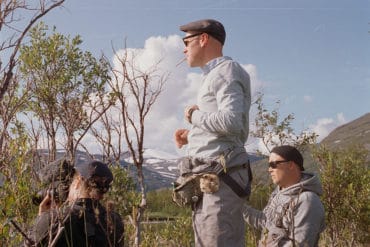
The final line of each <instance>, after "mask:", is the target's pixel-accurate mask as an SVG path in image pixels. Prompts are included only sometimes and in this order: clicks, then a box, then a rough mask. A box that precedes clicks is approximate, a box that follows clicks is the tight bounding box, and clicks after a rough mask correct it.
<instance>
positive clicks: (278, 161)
mask: <svg viewBox="0 0 370 247" xmlns="http://www.w3.org/2000/svg"><path fill="white" fill-rule="evenodd" d="M285 162H289V160H277V161H271V162H269V167H271V168H272V169H275V168H276V167H277V165H278V164H281V163H285Z"/></svg>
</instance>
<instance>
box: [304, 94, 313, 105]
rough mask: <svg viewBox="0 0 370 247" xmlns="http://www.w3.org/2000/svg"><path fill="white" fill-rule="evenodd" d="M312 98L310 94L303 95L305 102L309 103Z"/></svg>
mask: <svg viewBox="0 0 370 247" xmlns="http://www.w3.org/2000/svg"><path fill="white" fill-rule="evenodd" d="M312 100H313V99H312V96H310V95H305V96H303V101H304V102H306V103H311V102H312Z"/></svg>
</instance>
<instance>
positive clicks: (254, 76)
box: [242, 64, 265, 98]
mask: <svg viewBox="0 0 370 247" xmlns="http://www.w3.org/2000/svg"><path fill="white" fill-rule="evenodd" d="M242 66H243V68H244V69H245V70H246V71H247V72H248V74H249V77H250V80H251V91H252V98H253V96H254V95H256V93H257V92H261V91H262V89H263V87H264V86H265V83H264V82H262V81H260V80H259V79H258V73H257V67H256V66H255V65H253V64H244V65H242Z"/></svg>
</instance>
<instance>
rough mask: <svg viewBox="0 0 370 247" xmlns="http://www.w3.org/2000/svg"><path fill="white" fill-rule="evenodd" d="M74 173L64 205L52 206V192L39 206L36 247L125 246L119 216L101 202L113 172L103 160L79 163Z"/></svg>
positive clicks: (35, 233)
mask: <svg viewBox="0 0 370 247" xmlns="http://www.w3.org/2000/svg"><path fill="white" fill-rule="evenodd" d="M74 170H75V173H74V175H73V179H72V183H71V184H70V186H69V193H68V198H67V200H66V202H65V203H64V204H63V205H62V206H60V207H54V208H53V207H52V205H53V197H52V196H53V195H52V194H50V193H47V195H46V197H45V198H44V199H43V201H42V202H41V203H40V206H39V216H38V218H37V219H36V224H35V229H34V239H35V243H36V246H56V247H59V246H60V247H62V246H78V247H84V246H86V247H94V246H96V247H98V246H99V247H105V246H123V244H124V243H123V232H124V226H123V222H122V219H121V217H120V215H119V214H117V213H116V212H114V211H113V210H111V208H110V207H108V208H105V207H104V206H102V205H101V204H100V202H99V201H100V200H101V199H102V198H103V196H104V194H105V193H106V192H107V191H108V190H109V187H110V184H111V182H112V181H113V174H112V172H111V171H110V169H109V168H108V166H107V165H106V164H104V163H102V162H100V161H91V162H84V163H78V164H76V165H75V166H74Z"/></svg>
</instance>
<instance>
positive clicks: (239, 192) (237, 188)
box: [218, 171, 248, 197]
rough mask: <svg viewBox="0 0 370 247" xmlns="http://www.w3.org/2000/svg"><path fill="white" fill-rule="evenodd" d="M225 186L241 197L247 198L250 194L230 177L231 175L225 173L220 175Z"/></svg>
mask: <svg viewBox="0 0 370 247" xmlns="http://www.w3.org/2000/svg"><path fill="white" fill-rule="evenodd" d="M218 176H219V177H220V178H221V179H222V181H224V183H225V184H227V185H228V186H229V187H230V188H231V189H232V190H233V191H234V192H235V193H236V194H237V195H238V196H239V197H246V196H248V193H247V191H246V190H245V189H243V188H242V187H241V186H240V185H239V184H238V183H237V182H235V180H234V179H233V178H232V177H230V176H229V174H227V173H225V172H223V171H222V172H221V173H220V174H219V175H218Z"/></svg>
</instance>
